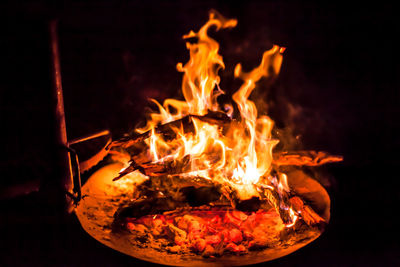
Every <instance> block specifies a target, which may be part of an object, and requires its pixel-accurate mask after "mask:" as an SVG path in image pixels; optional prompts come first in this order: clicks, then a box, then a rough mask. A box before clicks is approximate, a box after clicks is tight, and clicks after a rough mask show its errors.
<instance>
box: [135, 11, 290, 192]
mask: <svg viewBox="0 0 400 267" xmlns="http://www.w3.org/2000/svg"><path fill="white" fill-rule="evenodd" d="M236 24H237V21H236V20H234V19H226V18H224V17H223V16H221V15H220V14H218V13H217V12H215V11H212V12H210V16H209V20H208V21H207V23H206V24H205V25H204V26H203V27H201V29H200V30H199V31H198V32H194V31H191V32H189V34H187V35H184V36H183V38H184V39H188V38H194V39H195V40H196V42H194V43H189V42H188V43H187V44H186V47H187V49H188V50H189V52H190V59H189V61H188V62H187V63H186V64H185V65H184V66H183V64H182V63H179V64H177V69H178V71H181V72H183V80H182V92H183V95H184V97H185V101H179V100H176V99H167V100H165V101H164V103H163V105H161V104H159V103H158V102H157V101H155V100H153V102H154V103H155V104H156V105H157V106H158V109H159V112H158V113H153V114H151V119H150V120H149V121H148V122H147V125H146V127H144V128H142V129H138V131H139V132H145V131H148V130H151V137H150V138H149V140H147V141H146V142H147V144H148V146H149V153H150V155H151V158H152V159H153V161H163V160H164V159H166V158H170V157H173V158H174V159H175V160H180V159H182V158H183V157H185V156H187V155H190V159H191V160H190V171H189V172H190V173H192V174H193V173H201V175H202V176H203V177H204V178H206V179H210V180H213V181H216V182H229V183H231V184H236V185H240V184H241V185H246V184H247V185H252V184H257V183H258V182H259V180H260V177H262V176H266V175H268V172H269V171H270V169H271V164H272V149H273V148H274V146H275V145H276V144H277V143H278V141H277V140H275V139H272V138H271V130H272V128H273V121H272V120H271V119H270V118H269V117H267V116H260V117H257V108H256V106H255V104H254V102H252V101H251V100H249V99H248V98H249V96H250V94H251V92H252V91H253V89H254V88H255V87H256V83H257V82H258V81H259V80H260V79H261V78H263V77H270V76H274V75H277V74H278V73H279V70H280V66H281V63H282V53H283V50H284V48H281V47H279V46H276V45H275V46H273V47H272V49H270V50H268V51H266V52H265V53H264V54H263V57H262V60H261V64H260V65H259V66H258V67H256V68H255V69H253V70H252V71H250V72H248V73H246V72H243V71H242V66H241V65H240V64H238V65H237V66H236V68H235V77H238V78H240V79H242V80H243V85H242V86H241V87H240V88H239V90H238V91H237V92H236V93H235V94H234V95H233V97H232V98H233V100H234V101H235V102H236V104H237V106H238V108H239V111H240V116H241V120H240V122H238V123H232V124H231V126H230V128H229V129H228V131H227V132H226V133H225V134H222V132H221V127H220V126H218V125H211V124H209V123H206V122H203V121H201V120H198V119H196V118H193V117H192V123H193V125H194V132H190V133H188V132H185V131H184V129H183V128H182V127H181V128H173V130H174V131H175V133H176V136H177V138H176V139H175V140H173V141H171V142H165V141H164V140H163V139H162V137H161V136H159V135H157V134H156V133H155V131H154V127H155V126H157V125H159V124H163V123H167V122H170V121H174V120H177V119H180V118H182V117H184V116H186V115H189V114H192V115H205V114H207V113H208V111H209V110H212V111H220V112H224V111H223V110H221V109H220V106H219V105H218V102H217V97H218V96H219V95H220V94H221V93H223V91H222V90H221V89H220V88H219V83H220V77H219V76H218V71H219V70H220V69H223V68H224V67H225V65H224V62H223V59H222V56H221V55H220V54H219V53H218V52H219V44H218V43H217V42H216V41H215V40H214V39H212V38H210V37H209V36H208V34H207V32H208V30H209V29H210V28H211V27H215V29H216V30H219V29H223V28H231V27H235V26H236ZM171 108H173V110H174V113H172V112H171V111H170V110H171ZM225 110H227V112H226V114H227V115H228V116H232V112H233V107H232V106H231V105H226V106H225ZM246 188H252V187H246ZM248 191H254V192H257V191H256V190H254V189H253V188H252V189H249V190H248ZM254 194H255V193H254Z"/></svg>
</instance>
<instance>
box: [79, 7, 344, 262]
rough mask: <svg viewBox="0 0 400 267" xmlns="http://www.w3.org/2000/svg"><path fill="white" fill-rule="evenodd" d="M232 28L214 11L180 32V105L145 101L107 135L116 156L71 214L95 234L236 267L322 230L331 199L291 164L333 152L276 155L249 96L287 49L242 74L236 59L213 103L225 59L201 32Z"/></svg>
mask: <svg viewBox="0 0 400 267" xmlns="http://www.w3.org/2000/svg"><path fill="white" fill-rule="evenodd" d="M236 24H237V21H236V20H233V19H226V18H224V17H223V16H221V15H220V14H218V13H217V12H215V11H212V12H210V17H209V20H208V21H207V23H206V24H205V25H204V26H203V27H202V28H201V29H200V30H199V31H198V32H194V31H191V32H190V33H189V34H187V35H185V36H184V38H185V39H188V42H187V48H188V50H189V51H190V59H189V61H188V62H187V63H186V64H185V65H183V64H181V63H179V64H178V65H177V69H178V71H180V72H183V81H182V92H183V96H184V97H185V101H180V100H176V99H167V100H165V101H164V103H163V104H162V105H161V104H159V103H158V102H157V101H155V100H154V103H155V104H156V105H157V107H158V109H159V111H158V112H155V113H152V114H150V119H149V120H148V121H147V125H146V126H145V127H143V128H141V129H137V130H136V132H135V133H133V134H127V135H126V136H125V137H123V138H121V139H119V140H115V141H113V142H112V143H111V144H110V145H109V147H108V149H109V150H110V158H112V162H113V163H112V164H109V165H105V166H103V167H102V168H100V169H99V170H98V171H97V172H95V173H94V174H93V175H92V176H91V177H90V178H89V180H88V181H87V183H86V184H85V185H84V186H83V187H82V196H84V197H83V199H82V200H81V201H80V203H79V205H78V207H77V209H76V214H77V216H78V218H79V220H80V222H81V224H82V226H83V228H84V229H85V230H86V231H87V232H88V233H89V234H90V235H92V236H93V237H94V238H96V239H97V240H98V241H100V242H102V243H103V244H105V245H107V246H110V247H112V248H114V249H116V250H118V251H121V252H123V253H126V254H128V255H131V256H133V257H136V258H139V259H143V260H146V261H150V262H155V263H161V264H169V265H192V266H193V265H194V266H197V265H200V264H205V263H208V264H215V265H243V264H253V263H258V262H263V261H268V260H272V259H275V258H278V257H282V256H284V255H287V254H289V253H291V252H293V251H295V250H297V249H299V248H301V247H303V246H305V245H306V244H308V243H310V242H312V241H313V240H315V239H316V238H317V237H318V236H319V235H320V234H321V233H322V231H323V230H324V228H325V226H326V225H327V223H328V222H329V218H330V210H329V207H330V199H329V196H328V194H327V192H326V191H325V190H324V188H323V187H322V186H321V185H320V184H319V183H318V182H316V181H315V180H313V179H312V177H310V176H309V175H306V174H305V173H304V172H303V171H301V169H300V167H299V166H303V165H307V166H316V165H320V164H324V163H328V162H336V161H340V160H342V159H341V157H337V156H329V155H328V154H326V153H322V152H313V151H297V152H288V151H274V148H275V146H276V145H277V144H278V142H279V140H277V139H276V138H275V137H274V136H273V134H272V129H273V125H274V124H273V121H272V119H271V118H269V117H268V116H265V115H264V116H258V112H257V108H256V105H255V104H254V102H252V101H251V100H249V96H250V94H251V92H252V91H253V90H254V89H255V87H256V83H257V82H259V80H261V79H262V78H264V79H270V80H272V79H273V78H275V77H276V76H277V75H278V73H279V70H280V67H281V63H282V59H283V52H284V50H285V48H283V47H279V46H276V45H274V46H273V47H272V48H271V49H270V50H268V51H266V52H264V54H263V56H262V60H261V64H260V65H259V66H258V67H256V68H254V69H253V70H252V71H250V72H244V71H243V70H242V66H241V65H240V64H238V65H237V66H236V68H235V72H234V73H235V77H236V78H239V79H241V80H242V81H243V84H242V86H241V87H240V88H239V89H238V90H237V91H236V92H235V93H234V94H233V96H232V100H233V102H234V104H233V103H225V105H222V104H220V103H219V102H218V101H217V97H218V96H219V95H221V94H223V93H224V92H223V91H222V89H221V88H220V87H219V82H220V77H219V76H218V72H219V70H220V69H223V68H224V67H225V66H224V62H223V60H222V56H221V55H219V53H218V50H219V45H218V43H217V42H216V41H215V40H213V39H212V38H210V37H209V36H208V35H207V32H208V30H209V29H210V28H216V29H217V30H220V29H224V28H231V27H235V26H236Z"/></svg>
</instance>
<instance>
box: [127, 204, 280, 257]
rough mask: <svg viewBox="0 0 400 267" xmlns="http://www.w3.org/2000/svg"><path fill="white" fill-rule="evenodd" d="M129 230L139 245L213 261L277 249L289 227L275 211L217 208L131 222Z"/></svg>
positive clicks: (156, 216)
mask: <svg viewBox="0 0 400 267" xmlns="http://www.w3.org/2000/svg"><path fill="white" fill-rule="evenodd" d="M126 227H127V229H128V230H129V231H130V232H131V233H132V234H135V235H136V236H137V239H138V240H139V242H140V240H142V242H143V243H146V242H148V241H149V240H153V242H151V243H150V244H149V245H150V246H151V247H153V248H155V249H160V248H161V247H164V248H165V250H167V251H169V252H172V253H184V252H185V251H187V252H191V251H192V252H195V253H199V254H202V255H203V257H213V256H221V255H222V254H223V253H226V252H228V253H233V254H244V253H247V252H248V251H249V250H258V249H263V248H266V247H273V246H275V245H276V244H277V243H279V241H280V235H279V233H280V232H281V230H282V229H283V228H284V227H285V226H284V224H283V223H282V220H281V218H280V217H279V215H278V214H277V213H276V212H275V211H274V210H270V211H263V210H260V211H258V212H251V213H249V212H247V213H245V212H241V211H236V210H222V209H218V208H214V209H212V210H205V211H203V210H192V211H191V212H190V215H188V214H185V212H174V213H170V214H165V215H155V216H144V217H141V218H140V219H128V220H127V223H126ZM155 239H156V240H157V241H155ZM170 240H171V241H172V242H171V241H170Z"/></svg>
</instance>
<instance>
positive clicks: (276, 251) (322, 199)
mask: <svg viewBox="0 0 400 267" xmlns="http://www.w3.org/2000/svg"><path fill="white" fill-rule="evenodd" d="M122 167H123V165H122V164H121V163H114V164H110V165H107V166H105V167H103V168H101V169H99V170H98V171H97V172H96V173H94V174H93V175H92V176H91V177H90V178H89V180H88V181H87V183H86V184H85V185H84V186H83V195H86V197H85V198H84V199H83V200H82V201H81V202H80V203H79V206H78V207H77V209H76V214H77V217H78V219H79V221H80V222H81V224H82V227H83V228H84V229H85V230H86V231H87V232H88V233H89V234H90V235H91V236H92V237H94V238H95V239H97V240H98V241H99V242H101V243H103V244H105V245H106V246H109V247H111V248H113V249H115V250H118V251H120V252H122V253H125V254H127V255H130V256H132V257H135V258H139V259H141V260H145V261H150V262H154V263H160V264H167V265H175V266H177V265H179V266H198V265H204V264H205V263H207V264H210V265H229V266H233V265H245V264H255V263H259V262H264V261H269V260H273V259H276V258H279V257H283V256H285V255H288V254H290V253H292V252H294V251H296V250H298V249H299V248H301V247H303V246H305V245H307V244H309V243H310V242H312V241H313V240H315V239H316V238H318V236H319V235H320V234H321V232H322V229H308V230H304V229H302V230H299V229H298V230H296V229H288V230H287V231H286V232H285V234H286V235H287V236H286V237H287V242H284V243H283V244H281V245H277V246H276V247H272V248H267V249H264V250H259V251H250V252H248V253H247V254H244V255H234V254H224V255H223V256H221V257H210V258H204V257H202V256H201V255H197V254H196V253H192V254H173V253H170V252H167V251H160V250H155V249H154V248H149V247H138V246H136V245H135V244H137V240H136V238H135V237H134V235H132V234H127V233H115V232H113V231H112V228H111V225H112V223H113V221H114V214H115V212H116V210H117V209H118V208H119V207H120V205H121V204H122V203H125V202H129V201H131V199H130V198H131V196H132V195H133V191H134V188H135V186H134V184H135V183H140V180H142V179H144V176H142V175H140V174H138V173H136V172H135V173H132V174H130V175H129V176H127V177H124V178H123V179H121V180H119V181H116V182H113V181H112V179H113V178H114V177H116V175H117V174H118V172H119V171H120V170H121V168H122ZM291 178H293V179H291ZM291 181H294V182H293V184H292V185H291V186H292V187H293V191H298V193H301V192H300V191H301V190H304V189H305V188H309V191H307V192H303V194H304V195H307V194H308V195H309V196H308V197H310V196H311V198H312V200H314V202H315V203H317V205H318V207H317V208H315V207H313V208H315V210H316V211H317V212H318V214H319V215H320V216H322V217H323V218H324V219H325V220H326V221H329V206H330V203H329V196H328V194H327V193H326V191H325V190H324V189H323V187H322V186H320V185H319V184H318V183H317V182H316V181H314V180H313V179H311V178H309V177H308V176H305V175H304V174H302V175H297V176H296V177H291V176H290V175H289V183H290V182H291ZM297 189H298V190H297ZM239 254H240V253H239Z"/></svg>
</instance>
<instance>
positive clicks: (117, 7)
mask: <svg viewBox="0 0 400 267" xmlns="http://www.w3.org/2000/svg"><path fill="white" fill-rule="evenodd" d="M231 2H232V3H231ZM233 2H234V1H161V0H158V1H155V0H148V1H90V2H89V3H83V2H80V1H70V2H69V1H59V3H57V4H48V3H45V2H44V1H43V2H35V1H31V2H26V3H21V2H19V3H17V1H5V2H2V3H1V4H0V14H1V16H0V17H1V19H0V21H1V23H0V25H1V26H0V34H1V37H0V53H1V56H0V59H1V61H0V64H1V66H2V68H1V69H2V70H1V72H0V73H1V74H0V90H1V97H0V107H1V124H2V127H1V135H2V139H1V140H2V142H1V149H2V151H1V152H2V153H1V154H2V160H1V163H0V167H1V169H0V170H1V173H2V175H1V176H2V178H1V180H0V207H1V215H0V229H1V232H0V236H1V238H0V239H1V242H0V265H2V266H91V265H97V266H126V265H139V266H142V265H143V266H144V265H146V264H148V263H145V262H142V261H139V260H136V259H133V258H131V257H128V256H125V255H122V254H120V253H118V252H116V251H113V250H112V249H109V248H108V247H105V246H103V245H101V244H100V243H98V242H97V241H95V240H94V239H92V238H91V237H90V236H89V235H87V234H86V233H85V232H84V231H83V230H82V229H81V228H80V226H79V224H78V222H77V221H76V219H74V218H70V219H69V220H68V221H65V220H62V219H59V220H54V219H53V218H52V219H49V218H48V217H46V216H39V217H40V218H38V215H37V214H39V213H41V212H42V211H41V207H40V206H39V205H37V204H36V203H40V201H38V202H37V201H36V200H37V196H34V194H35V192H34V193H28V194H23V195H18V194H14V193H13V192H14V191H15V192H21V190H20V189H18V188H25V187H26V188H30V187H31V186H34V185H35V183H36V181H40V180H41V179H42V178H43V177H48V176H51V175H52V172H53V168H54V167H53V164H52V152H53V151H54V147H53V143H52V142H51V141H50V140H52V134H53V133H52V130H53V128H52V119H53V117H52V115H51V104H50V101H51V96H50V94H51V79H50V56H49V35H48V23H49V21H50V20H51V19H58V21H59V29H58V35H59V44H60V56H61V71H62V82H63V89H64V102H65V113H66V120H67V121H66V123H67V131H68V138H69V139H73V138H77V137H80V136H84V135H87V134H90V133H93V132H96V131H98V130H102V129H109V130H111V132H112V134H113V137H114V138H117V137H119V136H121V135H122V134H123V133H125V132H128V131H130V130H132V129H133V128H134V127H135V126H136V125H137V124H138V123H140V122H141V121H143V119H144V114H145V112H146V110H147V109H146V107H147V106H149V105H150V104H149V102H148V101H147V99H148V98H155V99H157V100H160V101H162V100H163V99H165V98H167V97H179V98H181V97H182V94H181V92H180V85H181V77H182V74H181V73H179V72H177V71H176V69H175V66H176V64H177V63H178V62H186V61H187V60H188V52H187V50H186V47H185V41H184V40H182V38H181V36H182V35H183V34H186V33H188V32H189V30H191V29H193V30H198V29H199V27H200V26H201V25H202V24H203V23H205V22H206V20H207V19H208V11H209V10H210V9H211V8H214V9H216V10H218V11H219V12H220V13H222V14H223V15H224V16H226V17H231V18H237V19H238V26H237V27H236V28H235V29H231V30H227V31H221V32H218V33H210V35H211V36H213V37H214V38H215V39H216V40H217V41H219V42H220V44H221V49H220V53H221V54H222V56H223V57H224V61H225V63H226V69H225V70H224V71H222V72H221V73H220V75H221V80H222V82H221V88H222V89H223V90H225V91H226V92H227V95H228V96H230V95H231V94H232V93H233V92H234V91H235V90H236V89H237V88H238V83H237V81H235V80H234V79H233V68H234V66H235V64H236V63H238V62H243V65H244V68H245V69H248V70H249V69H251V68H253V67H255V66H257V65H258V64H259V61H260V59H261V55H262V52H263V51H264V50H266V49H269V48H270V47H271V44H272V43H275V44H278V45H281V46H284V47H286V48H287V49H286V51H285V54H284V61H283V65H282V70H281V73H280V76H279V78H278V79H277V80H276V81H275V83H274V85H273V86H272V87H270V88H269V89H268V91H265V90H263V89H262V88H263V87H262V86H261V87H260V91H259V92H255V95H254V96H253V97H254V99H262V100H263V102H264V104H265V103H266V104H267V106H268V114H270V115H271V117H273V119H274V120H276V125H277V126H278V127H279V128H290V129H291V130H292V131H293V134H294V135H299V136H300V140H301V144H302V148H304V149H314V150H325V151H329V152H330V153H332V154H338V155H343V157H344V161H343V162H342V163H339V164H332V165H329V166H324V167H320V169H318V170H319V171H321V172H322V173H327V174H329V175H330V176H331V177H330V178H329V179H325V180H323V181H322V182H323V183H324V185H325V186H326V187H327V190H328V192H329V193H330V196H331V200H332V208H331V213H332V219H331V223H330V225H329V227H328V229H327V231H326V232H325V233H324V234H323V235H322V236H321V237H320V238H319V239H318V240H316V241H315V242H313V243H311V244H310V245H308V246H306V247H304V248H303V249H301V250H299V251H297V252H295V253H293V254H291V255H289V256H286V257H284V258H281V259H278V260H275V261H272V262H269V263H268V265H269V266H378V265H379V266H399V265H400V256H399V255H400V254H399V251H400V247H399V239H397V238H396V236H398V234H399V230H398V220H397V219H396V217H397V216H396V210H397V209H398V207H397V206H398V205H397V204H398V203H399V201H400V193H399V182H398V179H399V177H398V174H397V168H398V166H399V161H398V157H397V156H396V154H398V151H400V150H399V141H400V139H399V137H398V134H399V128H400V127H399V126H400V125H399V121H400V120H399V115H400V113H399V82H398V71H399V66H398V58H397V55H398V51H397V48H398V47H397V46H396V45H395V43H394V37H395V36H396V31H395V30H396V29H397V28H398V22H397V20H398V18H397V17H395V8H394V6H392V5H390V4H385V3H384V2H375V3H361V4H358V5H356V4H355V3H354V4H349V2H350V1H347V2H344V3H339V2H334V1H325V2H326V3H324V4H317V3H311V2H308V3H303V1H298V2H292V3H286V2H285V1H281V2H280V1H254V0H251V1H241V2H240V3H235V4H234V3H233ZM304 2H306V1H304ZM228 98H229V97H225V98H223V100H224V99H228ZM297 146H299V145H298V144H297ZM318 170H317V171H318ZM23 190H24V189H23ZM23 190H22V191H23ZM50 217H51V216H50ZM263 265H267V264H260V265H259V266H263Z"/></svg>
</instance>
